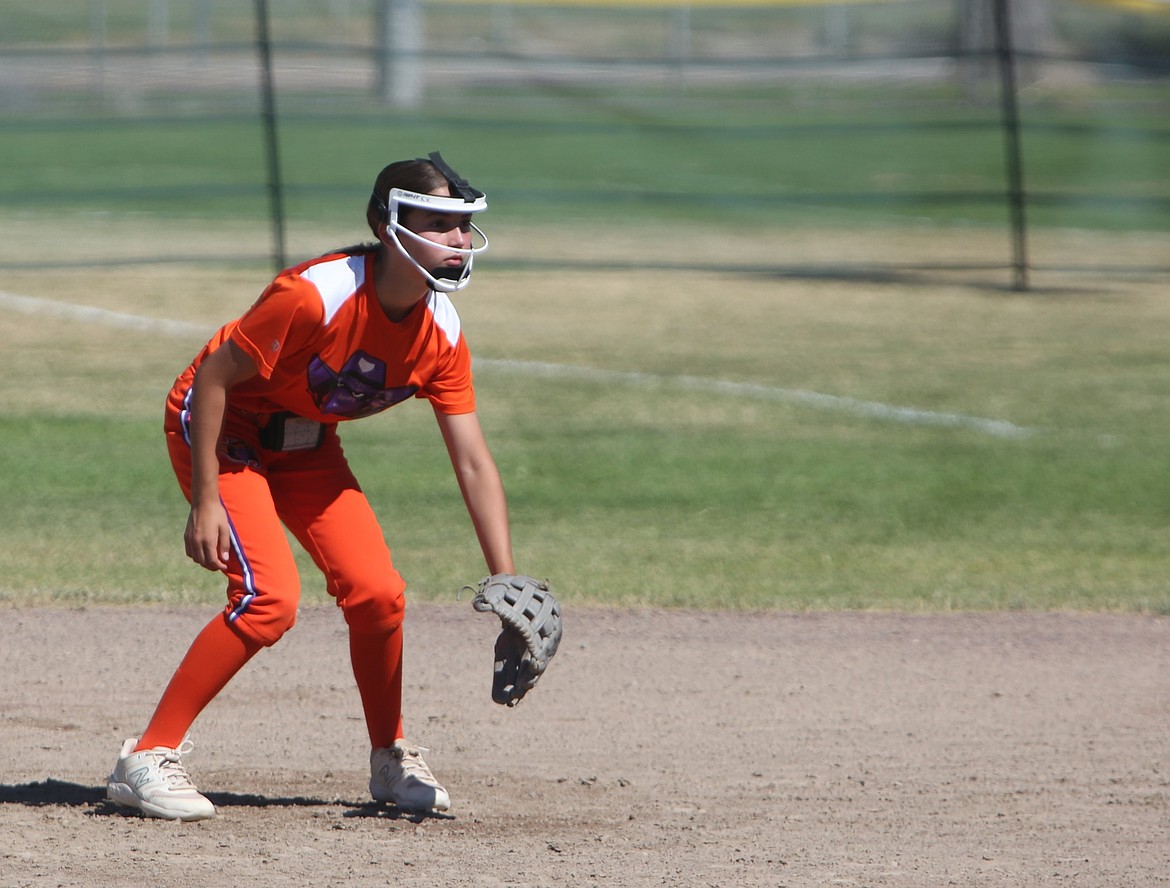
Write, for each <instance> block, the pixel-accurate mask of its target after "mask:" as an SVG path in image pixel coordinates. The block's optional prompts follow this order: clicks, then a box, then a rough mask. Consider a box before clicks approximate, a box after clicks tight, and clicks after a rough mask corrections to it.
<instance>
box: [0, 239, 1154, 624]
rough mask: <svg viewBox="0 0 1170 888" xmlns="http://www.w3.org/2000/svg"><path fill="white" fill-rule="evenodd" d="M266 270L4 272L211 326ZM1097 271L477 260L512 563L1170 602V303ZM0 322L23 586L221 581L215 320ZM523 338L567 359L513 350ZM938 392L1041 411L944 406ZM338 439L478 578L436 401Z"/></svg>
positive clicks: (933, 603)
mask: <svg viewBox="0 0 1170 888" xmlns="http://www.w3.org/2000/svg"><path fill="white" fill-rule="evenodd" d="M499 233H500V235H501V238H502V239H503V240H505V241H506V240H507V239H508V233H507V232H506V231H500V232H499ZM695 236H696V237H700V238H701V237H702V236H703V235H702V233H701V232H700V233H697V234H695ZM707 246H708V248H710V247H711V246H712V245H711V244H707ZM715 246H719V245H718V244H716V245H715ZM268 273H269V272H268V270H267V269H266V268H258V267H239V268H234V269H233V268H208V269H196V268H188V267H183V266H178V267H162V268H158V267H154V268H138V269H114V270H92V269H91V270H81V271H76V272H58V273H55V274H52V275H48V274H44V273H17V272H11V273H9V274H8V275H7V279H6V281H5V283H4V284H3V286H0V289H2V290H5V291H7V292H16V293H26V294H28V295H32V296H36V297H40V298H44V299H55V300H60V301H65V302H72V303H81V304H88V305H94V306H97V307H100V308H104V309H107V310H119V311H123V312H129V313H133V314H139V315H147V316H150V317H155V318H167V319H178V320H185V321H189V322H193V323H198V324H200V325H203V324H205V325H206V326H207V329H208V331H210V329H211V328H212V326H214V324H215V323H216V322H218V321H219V320H222V319H226V318H227V317H229V316H230V315H231V314H234V313H236V312H237V311H239V310H240V309H242V308H243V307H244V306H246V305H247V303H248V302H249V301H250V300H251V298H252V297H253V296H254V294H255V292H256V291H257V290H258V288H259V287H261V286H262V285H263V283H264V280H265V279H266V277H267V275H268ZM1083 284H1084V282H1083V281H1080V280H1078V283H1077V285H1076V286H1070V287H1068V288H1065V289H1055V288H1054V289H1052V290H1051V291H1049V292H1047V293H1044V294H1034V295H1030V296H1008V295H1005V294H1004V293H1003V292H1002V291H995V290H985V289H980V288H970V287H966V286H954V285H949V284H947V283H945V282H941V281H933V282H931V281H927V282H923V283H884V284H883V283H865V282H860V281H855V282H836V281H817V280H808V281H801V280H760V279H758V278H753V277H751V276H744V277H740V278H736V277H734V276H728V275H714V274H698V273H661V272H649V271H646V272H623V273H615V272H597V273H592V274H591V273H582V272H576V273H564V274H560V275H554V276H550V273H548V272H539V273H538V272H526V271H516V270H513V271H507V270H496V269H493V268H492V267H491V264H490V261H487V260H485V262H484V263H483V269H482V270H480V271H477V280H476V282H475V284H474V285H473V287H472V289H471V290H469V291H467V293H465V294H461V295H460V297H459V305H460V311H461V314H462V315H463V317H464V321H465V325H466V329H467V332H468V335H469V337H470V340H471V343H472V346H473V350H474V352H475V353H476V354H477V356H478V357H479V358H481V359H484V361H485V363H484V364H483V365H482V366H481V368H480V369H479V371H478V379H479V386H478V387H479V391H480V399H481V408H480V409H481V414H482V416H483V419H484V423H485V426H486V428H487V431H488V434H489V436H490V440H491V442H492V445H493V450H494V452H495V454H496V457H497V460H498V462H499V464H500V466H501V469H502V471H503V473H504V476H505V479H506V483H507V487H508V490H509V494H510V500H511V506H512V513H513V522H514V536H515V544H516V551H517V557H518V562H519V565H520V566H521V568H522V569H523V570H525V571H528V572H532V573H536V574H540V575H545V576H548V577H550V578H551V579H552V580H553V581H554V583H555V584H556V585H557V586H558V587H559V589H560V590H561V591H562V593H563V595H564V597H565V598H566V599H567V601H569V602H572V603H573V604H578V605H580V604H587V603H590V604H614V605H668V606H673V605H685V606H698V607H732V608H742V609H757V608H783V609H797V610H803V609H840V608H859V609H869V608H876V609H908V610H912V611H915V610H929V611H935V610H953V609H954V610H957V609H1005V608H1006V609H1010V608H1022V609H1035V608H1040V609H1078V610H1079V609H1088V610H1110V611H1138V612H1155V613H1167V612H1170V592H1168V591H1167V586H1166V584H1165V577H1166V575H1167V572H1168V568H1170V551H1168V549H1167V546H1166V543H1165V536H1166V531H1167V526H1168V524H1170V478H1168V476H1167V473H1166V472H1165V469H1164V461H1165V460H1164V451H1165V440H1166V439H1167V436H1168V434H1170V419H1168V417H1167V414H1166V412H1165V409H1164V407H1165V403H1166V399H1167V396H1168V395H1170V374H1168V373H1167V372H1166V371H1167V358H1166V355H1165V349H1164V336H1163V333H1162V331H1163V330H1164V329H1165V327H1166V322H1167V320H1168V319H1167V313H1168V312H1170V306H1168V305H1167V304H1166V301H1165V299H1164V293H1163V292H1161V288H1160V287H1159V286H1158V285H1156V284H1153V285H1144V284H1142V283H1140V282H1132V281H1130V282H1126V281H1121V282H1118V281H1112V282H1110V281H1098V282H1094V283H1093V287H1092V288H1091V289H1090V288H1086V287H1084V286H1083ZM0 330H2V332H3V335H4V338H5V341H6V343H8V346H7V347H6V348H5V349H4V350H3V352H0V453H3V454H4V455H3V472H2V473H0V502H2V503H3V504H4V513H5V520H4V521H3V523H2V524H0V600H2V601H6V602H9V603H37V604H44V603H61V604H82V603H105V602H138V601H159V602H172V601H200V602H204V601H206V602H215V601H218V600H219V598H220V595H221V592H220V584H219V580H218V578H217V577H215V576H214V575H211V574H207V573H205V572H203V571H202V570H200V569H199V568H197V567H195V566H194V565H192V564H190V563H189V562H188V561H187V560H186V558H185V556H184V555H183V552H182V540H181V534H182V528H183V523H184V521H185V517H186V508H185V503H183V501H182V498H181V495H180V493H179V491H178V488H177V486H176V485H175V483H174V480H173V478H172V477H171V474H170V468H169V465H168V463H167V461H166V457H165V452H164V448H163V444H162V439H161V432H160V430H159V425H160V419H161V402H162V398H163V395H164V393H165V391H166V389H167V388H168V386H169V383H170V381H171V379H172V378H173V376H174V374H175V373H176V372H177V371H178V370H179V369H181V367H182V366H183V364H184V363H185V362H186V361H187V360H188V359H189V357H190V355H191V354H193V353H194V351H195V349H196V348H197V347H198V346H199V345H200V341H201V339H202V338H203V337H202V335H201V334H199V335H195V334H192V335H183V336H173V335H164V334H160V333H150V332H135V331H130V330H118V329H115V328H111V327H109V326H107V325H105V324H102V323H97V322H93V321H88V322H81V321H76V320H70V319H69V318H68V317H57V318H53V319H51V320H48V321H47V320H46V317H43V316H38V315H36V314H25V313H22V312H21V311H16V310H14V309H11V308H3V309H0ZM509 358H516V359H521V360H528V361H536V362H546V363H551V364H556V365H559V366H561V367H563V368H567V369H565V370H563V371H562V372H559V373H555V374H550V373H542V372H538V368H534V367H524V366H520V367H509V366H508V365H503V364H499V363H493V362H495V361H499V360H501V359H509ZM719 381H723V382H731V383H739V384H741V387H740V388H734V387H729V388H723V389H720V388H719V387H718V385H716V383H717V382H719ZM795 391H803V392H814V393H820V394H821V395H828V396H836V397H841V398H852V399H857V400H858V401H864V402H872V403H877V404H881V405H888V406H890V407H910V408H915V409H917V410H919V411H923V412H924V413H923V414H922V417H920V418H919V419H918V420H917V421H913V422H907V421H904V417H903V419H898V418H897V417H893V416H889V415H886V416H885V417H884V418H883V417H882V416H873V415H868V414H866V412H865V411H864V410H863V409H862V408H861V407H859V406H858V405H857V404H856V403H854V402H834V401H831V400H826V401H824V402H816V401H815V400H814V401H813V402H812V403H809V402H800V401H794V400H792V393H793V392H795ZM940 414H946V415H951V414H956V415H961V416H962V417H968V418H972V419H980V418H983V419H995V420H1001V421H1005V422H1010V423H1013V424H1015V425H1016V426H1018V427H1020V428H1022V429H1026V430H1028V431H1029V432H1030V433H1029V434H1024V435H1019V436H1015V437H1000V436H996V435H994V434H989V433H988V432H987V431H986V429H984V428H983V427H982V426H979V425H974V426H962V425H960V426H959V427H947V426H945V425H932V424H929V423H930V421H929V419H927V418H925V417H929V416H932V415H940ZM343 440H344V441H345V443H346V447H347V451H348V452H349V454H350V456H351V459H352V461H353V462H354V464H355V466H356V468H357V472H358V475H359V477H360V478H361V479H362V480H363V483H364V485H365V487H366V489H367V492H368V493H369V495H370V497H371V499H372V500H373V501H374V504H375V506H376V508H377V510H378V511H379V513H380V515H381V516H382V517H383V521H384V524H385V529H386V533H387V538H388V539H389V541H390V543H391V546H392V548H393V549H394V551H395V554H396V560H397V562H398V564H399V566H400V569H401V570H402V571H403V573H404V574H405V575H406V576H407V578H408V580H410V582H411V583H412V587H413V590H414V591H413V594H414V595H415V596H417V597H420V598H445V597H448V596H453V595H454V593H455V591H456V589H458V587H459V586H460V585H461V584H462V583H463V582H466V581H468V580H471V579H477V578H478V576H479V575H480V573H481V572H482V569H483V568H482V561H481V559H480V556H479V554H478V551H477V549H476V546H475V543H474V539H473V535H472V532H471V528H470V524H469V522H468V519H467V517H466V515H465V513H464V511H463V508H462V504H461V501H460V499H459V496H458V492H457V490H456V488H455V485H454V481H453V479H452V477H451V472H450V468H449V466H448V465H447V463H446V458H445V455H444V454H443V451H442V447H441V443H440V442H439V440H438V436H437V432H436V430H435V428H434V423H433V420H432V418H431V417H430V413H429V410H428V409H427V408H426V407H425V406H424V405H422V404H415V403H411V404H407V405H402V406H400V407H397V408H395V409H393V410H391V411H389V412H387V413H386V414H383V415H381V416H379V417H375V418H372V419H369V420H365V421H363V422H359V423H353V424H350V425H348V426H346V427H345V429H344V434H343ZM303 564H304V565H305V571H304V581H305V582H304V588H305V594H306V595H307V596H308V597H309V599H310V600H320V599H321V598H323V592H322V591H321V586H322V584H321V582H320V580H319V578H318V577H317V575H316V574H315V572H314V571H313V569H312V568H311V567H309V566H308V564H307V562H303Z"/></svg>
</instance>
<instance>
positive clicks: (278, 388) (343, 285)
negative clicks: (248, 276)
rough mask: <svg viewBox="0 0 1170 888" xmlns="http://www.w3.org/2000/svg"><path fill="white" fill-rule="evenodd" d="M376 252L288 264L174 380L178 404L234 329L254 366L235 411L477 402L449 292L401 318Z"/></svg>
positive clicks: (320, 417) (331, 411)
mask: <svg viewBox="0 0 1170 888" xmlns="http://www.w3.org/2000/svg"><path fill="white" fill-rule="evenodd" d="M373 271H374V253H372V252H371V253H354V254H348V253H334V254H330V255H326V256H322V257H319V258H317V259H312V260H309V261H308V262H303V263H301V264H300V265H297V266H294V267H292V268H289V269H286V270H285V271H282V272H281V273H280V274H279V275H277V277H276V279H275V280H274V281H273V282H272V283H271V284H270V285H269V286H268V288H267V289H266V290H265V291H264V293H263V295H261V297H260V298H259V299H258V300H257V301H256V303H255V304H254V305H253V306H252V307H251V308H250V309H249V310H248V311H247V312H246V313H245V314H243V315H242V316H241V317H239V318H238V319H236V320H234V321H231V322H229V323H227V324H225V325H224V326H223V327H221V328H220V329H219V331H218V332H217V333H216V334H215V335H214V336H213V337H212V338H211V341H210V342H208V344H207V346H206V347H205V348H204V349H203V350H202V351H201V352H200V353H199V354H198V355H197V356H196V358H195V360H194V361H193V362H192V363H191V365H190V366H189V367H188V368H187V369H186V370H185V371H184V372H183V373H182V374H181V375H180V376H179V378H178V379H177V380H176V381H175V387H174V389H172V391H171V397H170V402H171V405H172V407H176V408H177V407H179V405H180V404H181V403H182V402H183V400H184V398H185V396H186V395H187V393H188V391H189V389H190V388H191V383H192V382H193V380H194V377H195V371H196V370H197V369H198V367H199V365H200V363H202V361H203V360H204V359H205V358H206V357H207V355H208V354H210V353H211V352H212V351H214V350H215V349H217V348H219V347H220V346H221V345H223V344H224V343H225V342H227V341H228V340H229V339H230V340H231V341H232V342H234V343H235V344H236V345H237V346H239V347H240V348H241V349H242V350H243V351H244V352H245V353H246V354H247V355H248V357H250V358H251V359H252V360H253V361H254V362H255V364H256V367H257V369H258V371H259V373H258V375H257V376H254V377H253V378H251V379H249V380H246V381H245V382H243V383H241V384H240V385H238V386H236V387H235V388H233V389H232V390H231V392H230V393H229V396H228V397H229V400H228V407H229V409H231V410H233V411H235V412H243V413H248V414H268V413H275V412H278V411H291V412H293V413H295V414H297V415H299V416H304V417H307V418H309V419H312V420H316V421H317V422H325V423H336V422H340V421H342V420H347V419H359V418H361V417H363V416H370V415H371V414H374V413H378V412H380V411H382V410H386V409H387V408H389V407H393V406H394V405H395V404H398V403H400V402H401V401H404V400H406V399H407V398H410V397H418V398H426V399H427V400H429V401H430V402H431V403H432V404H433V405H434V406H435V408H436V409H437V410H439V411H440V412H443V413H451V414H454V413H470V412H472V411H474V410H475V392H474V389H473V387H472V377H471V354H470V352H469V351H468V348H467V343H466V341H465V340H464V338H463V334H462V330H461V326H460V322H459V315H458V314H457V313H456V311H455V306H454V305H452V303H451V300H450V299H449V298H448V297H447V296H446V294H443V293H437V292H434V291H432V292H431V293H430V294H429V295H428V296H427V297H426V298H425V299H423V300H421V301H420V302H419V303H418V304H417V305H416V306H415V307H414V309H413V310H412V311H411V312H410V314H409V315H407V316H406V317H405V318H404V319H403V320H402V321H400V322H393V321H391V320H390V319H389V318H387V317H386V314H385V312H383V310H382V307H381V305H380V304H379V303H378V299H377V295H376V293H375V292H374V284H373Z"/></svg>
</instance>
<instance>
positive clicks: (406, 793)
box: [370, 740, 451, 811]
mask: <svg viewBox="0 0 1170 888" xmlns="http://www.w3.org/2000/svg"><path fill="white" fill-rule="evenodd" d="M428 751H429V750H426V749H423V748H422V747H421V746H411V745H410V744H409V743H407V742H406V741H405V740H395V741H394V745H393V746H391V747H389V748H382V749H375V750H374V751H373V752H371V753H370V795H372V796H373V797H374V800H375V801H378V802H393V803H394V804H395V805H397V806H398V807H399V808H402V809H403V810H405V811H430V810H432V809H434V810H436V811H446V810H447V809H448V808H450V807H451V797H450V796H449V795H447V790H445V789H443V787H442V786H440V785H439V781H438V780H436V779H435V775H434V774H432V773H431V769H430V768H428V767H427V763H426V762H424V761H423V757H422V754H423V753H424V752H428Z"/></svg>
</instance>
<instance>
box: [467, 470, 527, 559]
mask: <svg viewBox="0 0 1170 888" xmlns="http://www.w3.org/2000/svg"><path fill="white" fill-rule="evenodd" d="M459 487H460V489H461V490H462V491H463V499H464V501H465V502H466V503H467V512H468V514H469V515H470V516H471V523H472V524H473V525H474V526H475V535H476V537H477V539H478V540H479V546H480V548H481V549H482V550H483V557H484V561H486V562H487V567H488V572H489V573H493V574H494V573H515V569H516V568H515V565H514V564H513V561H512V537H511V530H510V529H509V525H508V502H507V498H506V496H505V495H504V485H503V482H502V481H501V480H500V473H499V471H497V469H496V467H495V464H494V463H492V464H489V465H487V466H480V467H478V468H477V469H475V470H474V471H468V472H464V473H460V475H459Z"/></svg>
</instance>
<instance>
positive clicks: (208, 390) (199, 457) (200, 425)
mask: <svg viewBox="0 0 1170 888" xmlns="http://www.w3.org/2000/svg"><path fill="white" fill-rule="evenodd" d="M226 409H227V390H226V389H225V388H224V387H223V385H222V384H220V383H218V382H217V381H215V380H210V379H200V378H199V376H198V375H197V376H196V377H195V393H194V400H193V403H192V407H191V425H190V431H191V504H192V505H193V506H200V505H205V504H208V503H214V502H216V501H218V500H219V457H218V456H217V454H216V450H217V448H218V446H219V436H220V434H221V433H222V431H223V417H224V413H225V411H226Z"/></svg>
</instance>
